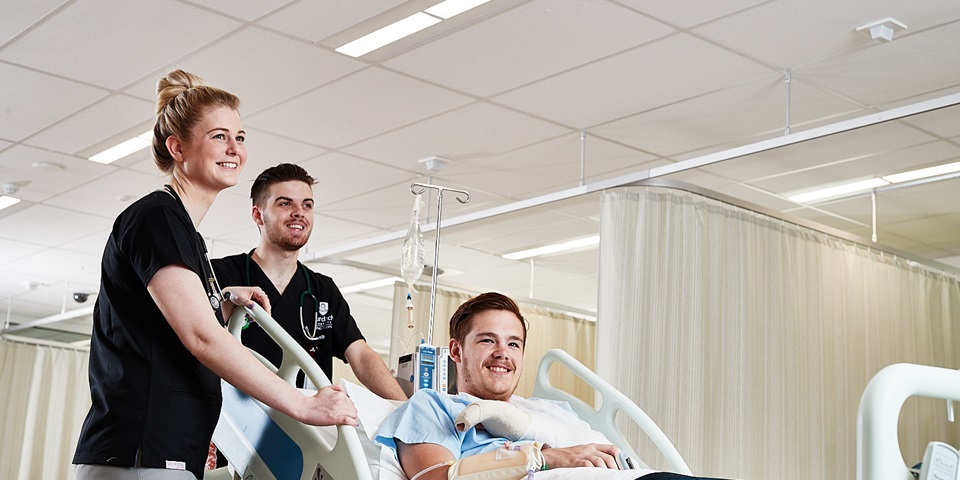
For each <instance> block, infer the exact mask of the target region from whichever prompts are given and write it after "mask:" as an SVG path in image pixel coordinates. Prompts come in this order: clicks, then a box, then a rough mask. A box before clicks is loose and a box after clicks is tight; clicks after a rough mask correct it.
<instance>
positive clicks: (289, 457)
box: [213, 305, 690, 480]
mask: <svg viewBox="0 0 960 480" xmlns="http://www.w3.org/2000/svg"><path fill="white" fill-rule="evenodd" d="M245 314H248V315H251V316H252V317H253V318H255V319H256V321H257V322H258V323H259V324H260V326H261V327H263V329H264V330H265V331H267V333H268V334H270V336H271V337H273V339H274V340H276V341H277V343H278V344H279V345H280V347H281V348H282V349H283V360H282V362H281V365H280V366H279V368H277V369H276V370H277V374H278V375H280V376H281V377H282V378H283V379H284V380H286V381H287V382H288V383H291V384H295V381H296V376H297V372H298V370H301V369H302V370H303V371H304V373H305V374H306V376H307V377H308V378H309V379H310V381H311V382H313V384H314V385H318V386H319V387H321V388H322V387H323V386H326V385H329V384H330V382H329V380H328V379H327V378H326V377H325V376H324V374H323V372H322V371H321V370H320V368H319V367H318V366H317V364H316V363H315V362H314V361H313V359H312V358H310V357H309V356H308V355H307V353H306V352H305V351H304V350H303V349H302V348H301V347H300V346H299V345H298V344H297V343H296V341H295V340H294V339H293V338H292V337H290V335H289V334H287V333H286V332H285V331H284V330H283V329H282V328H281V327H280V326H279V325H278V324H277V323H276V321H275V320H273V318H271V317H270V316H269V315H268V314H267V313H266V312H265V311H264V310H263V309H262V308H260V306H259V305H255V306H254V307H253V309H252V310H248V309H244V308H241V307H238V308H237V309H236V310H235V311H234V314H233V316H232V317H231V319H230V324H229V329H230V332H231V333H232V334H233V335H234V336H236V337H237V338H238V339H239V337H240V331H241V328H242V327H243V325H244V323H245V320H244V315H245ZM261 360H263V359H262V358H261ZM265 363H266V362H265ZM554 364H561V365H563V366H565V367H566V368H567V369H569V370H570V372H572V373H573V374H575V375H577V376H578V377H580V378H581V379H583V380H584V381H585V382H586V383H587V384H589V385H590V386H591V387H593V388H594V389H595V390H596V391H597V393H598V394H599V395H600V401H601V404H600V405H601V408H600V409H599V410H595V409H594V408H593V407H591V406H590V405H587V404H586V403H584V402H583V401H582V400H580V399H578V398H576V397H574V396H573V395H571V394H569V393H567V392H564V391H562V390H559V389H557V388H555V387H553V386H552V385H551V383H550V378H549V371H550V368H551V367H552V366H553V365H554ZM268 366H269V363H268ZM222 388H223V408H222V410H221V413H220V422H219V423H218V424H217V428H216V431H215V432H214V437H213V438H214V443H216V444H217V448H218V449H219V450H220V451H221V452H222V453H223V454H224V456H225V457H227V459H228V460H229V462H230V467H229V468H230V469H231V473H235V474H236V475H237V476H239V477H240V478H243V479H247V478H256V479H259V480H273V479H277V480H287V479H291V480H314V479H321V478H322V479H328V478H332V479H334V480H349V479H360V480H367V479H374V478H379V479H380V480H386V479H387V478H390V479H394V478H403V475H402V472H400V471H399V466H398V465H397V464H396V459H395V457H394V456H393V453H392V451H390V450H388V449H386V448H384V449H381V448H380V447H379V446H377V445H374V444H373V442H372V438H373V435H374V434H375V432H376V427H377V426H379V423H380V422H381V421H382V420H383V418H385V417H386V416H387V415H389V413H390V412H392V410H393V409H395V408H396V404H395V403H393V402H389V401H387V400H384V399H381V398H379V397H376V396H375V395H373V394H372V393H369V392H368V391H366V390H364V389H363V388H362V387H359V386H356V388H357V389H358V390H355V391H350V390H348V393H349V394H350V395H351V398H353V399H354V402H355V403H356V404H357V406H358V410H359V412H360V413H359V417H360V418H359V421H360V424H361V425H360V426H361V427H366V429H368V430H371V431H365V430H362V429H361V430H360V431H358V429H357V428H354V427H349V426H339V427H312V426H309V425H304V424H302V423H300V422H297V421H295V420H293V419H291V418H289V417H287V416H286V415H284V414H282V413H280V412H277V411H275V410H273V409H271V408H270V407H267V406H266V405H263V404H262V403H260V402H257V401H256V400H254V399H252V398H251V397H249V396H247V395H245V394H243V393H242V392H240V391H238V390H237V389H235V388H234V387H233V386H232V385H230V384H229V383H226V382H223V383H222ZM534 396H536V397H540V398H549V399H553V400H563V401H566V402H568V403H570V405H571V407H572V408H573V409H574V411H575V412H576V413H577V414H578V415H580V417H581V418H583V420H584V421H586V422H588V423H589V424H590V425H591V426H592V427H593V428H594V429H596V430H598V431H600V432H603V434H604V435H606V436H607V438H608V439H610V441H612V442H614V443H615V444H616V445H617V446H618V447H619V448H620V449H621V450H622V451H624V452H626V453H628V454H629V455H630V456H631V457H632V459H633V460H634V461H635V462H636V463H637V465H636V466H637V467H638V468H648V467H647V464H646V463H644V462H643V461H642V460H641V459H640V458H639V457H638V456H637V454H636V452H635V451H634V450H633V448H632V447H631V446H630V444H629V442H628V441H627V440H626V437H625V436H624V435H623V434H622V433H621V432H620V430H619V429H618V428H617V426H616V422H615V420H616V418H617V414H618V412H619V413H621V414H622V416H623V417H624V418H625V419H629V420H631V421H633V422H635V423H636V424H637V425H638V426H639V427H640V429H641V431H643V432H644V433H645V434H646V435H647V436H648V437H649V438H650V440H651V441H652V442H653V444H654V445H656V446H657V448H658V449H659V451H660V452H661V453H662V454H663V456H664V458H665V459H666V461H667V463H668V464H669V470H670V471H673V472H676V473H683V474H687V475H689V474H690V468H689V467H688V466H687V464H686V462H685V461H684V460H683V458H682V457H681V456H680V453H679V452H678V451H677V449H676V447H674V445H673V444H672V443H671V442H670V440H669V439H668V438H667V436H666V435H665V434H664V433H663V431H661V430H660V428H659V427H658V426H657V425H656V423H654V422H653V420H651V419H650V417H649V416H647V414H646V413H644V412H643V410H642V409H640V407H638V406H637V405H636V404H634V403H633V402H632V401H630V399H628V398H627V397H626V396H625V395H623V394H622V393H621V392H619V391H617V390H616V389H614V388H613V387H612V386H610V385H609V384H608V383H607V382H606V381H604V380H603V379H601V378H600V377H599V376H597V375H596V374H595V373H594V372H593V371H591V370H590V369H588V368H586V367H585V366H584V365H583V364H581V363H580V362H578V361H577V360H576V359H574V358H573V357H572V356H570V355H569V354H567V353H566V352H564V351H562V350H551V351H550V352H548V353H547V355H545V356H544V358H543V359H542V360H541V362H540V367H539V369H538V370H537V378H536V386H535V387H534ZM367 398H371V399H373V401H367V400H366V399H367ZM371 410H375V411H371ZM385 452H389V453H385ZM549 472H551V471H547V472H539V473H538V474H537V475H536V476H537V477H538V478H539V477H540V476H541V474H549ZM221 475H222V472H221Z"/></svg>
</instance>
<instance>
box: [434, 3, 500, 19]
mask: <svg viewBox="0 0 960 480" xmlns="http://www.w3.org/2000/svg"><path fill="white" fill-rule="evenodd" d="M489 1H490V0H446V1H445V2H440V3H438V4H436V5H434V6H432V7H430V8H428V9H426V10H424V11H425V12H427V13H429V14H430V15H434V16H437V17H440V18H442V19H444V20H446V19H448V18H450V17H455V16H457V15H460V14H461V13H463V12H466V11H467V10H470V9H472V8H476V7H479V6H480V5H483V4H484V3H487V2H489Z"/></svg>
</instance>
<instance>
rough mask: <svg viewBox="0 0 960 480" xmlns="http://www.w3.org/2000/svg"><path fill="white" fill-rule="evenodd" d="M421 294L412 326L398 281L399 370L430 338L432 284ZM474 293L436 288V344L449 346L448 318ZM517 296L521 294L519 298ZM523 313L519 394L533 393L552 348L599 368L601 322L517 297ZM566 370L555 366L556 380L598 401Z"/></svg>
mask: <svg viewBox="0 0 960 480" xmlns="http://www.w3.org/2000/svg"><path fill="white" fill-rule="evenodd" d="M417 290H419V292H420V293H419V294H414V309H413V311H414V315H415V320H414V326H415V328H413V329H412V330H411V329H408V328H407V310H406V298H407V285H406V284H405V283H403V282H397V283H396V284H395V286H394V293H393V335H394V336H393V338H392V339H391V343H390V362H388V365H389V367H390V368H391V369H394V370H395V369H396V367H397V359H398V358H399V357H400V355H403V354H405V353H409V352H412V351H413V349H414V348H415V347H416V345H417V344H418V343H420V339H421V338H424V339H425V338H426V337H427V334H426V331H427V327H428V324H429V317H430V286H429V285H417ZM474 295H475V294H470V293H464V292H455V291H451V290H446V289H441V288H439V287H438V288H437V299H436V306H435V307H434V308H435V312H434V328H433V342H432V343H433V345H436V346H445V345H447V344H448V341H449V340H450V331H449V323H450V317H451V316H452V315H453V312H455V311H456V310H457V307H459V306H460V304H462V303H463V302H465V301H467V300H468V299H470V298H471V297H473V296H474ZM514 300H517V299H514ZM517 304H518V305H519V306H520V312H521V313H523V316H524V318H526V319H527V321H528V322H529V324H530V330H529V331H528V332H527V344H526V347H525V349H524V356H523V357H524V359H523V372H524V373H523V375H522V377H521V379H520V385H519V387H518V388H517V394H518V395H523V396H525V397H528V396H530V394H531V393H532V392H533V384H534V381H535V379H536V378H535V377H536V372H537V366H539V364H540V358H541V357H543V355H544V354H545V353H546V352H547V351H548V350H550V349H553V348H562V349H564V350H566V351H567V353H569V354H570V355H573V357H574V358H576V359H577V360H580V362H582V363H583V364H584V365H586V366H587V367H589V368H593V367H594V345H595V341H596V336H595V335H596V324H595V322H592V321H590V320H586V319H583V318H578V317H575V316H572V315H569V314H567V313H564V312H558V311H555V310H551V309H547V308H543V307H540V306H537V305H532V304H529V303H524V302H522V301H518V300H517ZM564 373H566V372H564V371H563V370H561V369H554V370H553V371H551V377H550V379H551V382H553V384H554V385H555V386H557V387H559V388H562V389H564V390H566V391H568V392H570V393H572V394H574V395H576V396H578V397H579V398H581V399H583V400H584V401H586V402H588V403H590V404H592V403H593V391H592V390H591V389H590V387H588V386H586V385H585V384H583V383H582V382H579V381H576V380H574V379H572V378H571V377H570V375H565V374H564Z"/></svg>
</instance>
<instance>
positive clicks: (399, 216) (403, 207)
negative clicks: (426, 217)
mask: <svg viewBox="0 0 960 480" xmlns="http://www.w3.org/2000/svg"><path fill="white" fill-rule="evenodd" d="M443 186H445V187H449V188H458V189H463V188H462V186H460V185H451V184H447V185H443ZM451 197H452V195H451V194H450V193H448V194H447V195H446V196H444V203H443V218H446V219H450V218H453V217H456V216H459V215H465V214H467V213H469V212H475V211H479V210H483V209H484V208H488V207H490V206H491V205H492V204H494V203H502V200H500V199H499V198H497V197H495V196H493V195H491V194H488V193H485V192H470V202H469V203H467V204H460V203H458V202H457V201H456V200H455V199H454V198H451ZM423 201H424V202H426V203H428V204H429V205H430V206H429V207H427V208H428V209H429V211H430V212H436V193H435V191H432V190H431V191H428V192H426V193H424V196H423ZM412 207H413V194H412V193H411V192H410V183H408V182H403V183H400V184H397V185H390V186H387V187H383V188H380V189H379V190H374V191H371V192H368V193H365V194H363V195H358V196H356V197H353V198H350V199H348V200H344V201H339V202H334V203H331V204H328V205H324V207H323V209H322V210H321V212H322V213H323V214H324V215H328V216H331V217H335V218H339V219H341V220H347V221H353V222H356V223H359V224H362V225H368V226H373V227H379V228H383V229H385V230H387V231H397V230H401V229H403V230H406V228H407V226H408V225H409V223H410V215H411V211H412ZM442 220H443V219H441V226H442ZM428 236H429V235H428Z"/></svg>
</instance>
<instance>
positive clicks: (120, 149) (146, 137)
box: [89, 130, 153, 164]
mask: <svg viewBox="0 0 960 480" xmlns="http://www.w3.org/2000/svg"><path fill="white" fill-rule="evenodd" d="M152 140H153V131H152V130H151V131H149V132H146V133H142V134H140V135H137V136H136V137H133V138H131V139H130V140H127V141H125V142H123V143H121V144H119V145H114V146H112V147H110V148H108V149H106V150H104V151H102V152H100V153H98V154H96V155H94V156H92V157H90V158H89V160H90V161H91V162H97V163H102V164H108V163H113V162H116V161H117V160H120V159H121V158H123V157H126V156H127V155H130V154H132V153H134V152H139V151H140V150H143V149H144V148H147V147H149V146H150V142H151V141H152Z"/></svg>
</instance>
